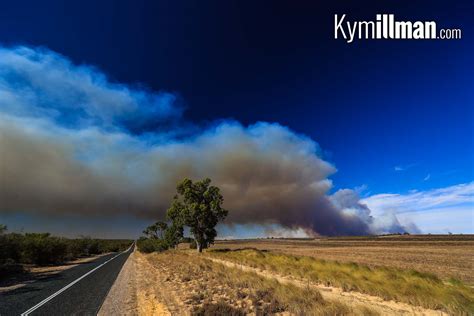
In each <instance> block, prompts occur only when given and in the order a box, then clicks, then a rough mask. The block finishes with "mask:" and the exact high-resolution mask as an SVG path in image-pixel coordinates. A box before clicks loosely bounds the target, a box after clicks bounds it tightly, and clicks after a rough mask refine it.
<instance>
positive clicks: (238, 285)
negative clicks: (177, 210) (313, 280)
mask: <svg viewBox="0 0 474 316" xmlns="http://www.w3.org/2000/svg"><path fill="white" fill-rule="evenodd" d="M141 256H143V255H141ZM144 260H146V262H148V263H147V265H149V266H151V267H153V268H154V269H153V271H152V272H150V273H151V274H154V275H157V277H159V278H160V279H157V280H155V281H154V282H153V284H156V286H160V287H161V292H162V293H163V295H167V294H165V293H168V294H169V293H175V294H174V295H177V296H178V297H177V299H178V300H180V301H182V302H184V303H185V305H186V307H187V308H188V310H190V311H191V314H192V315H248V314H251V313H253V314H256V315H273V314H279V313H281V314H282V315H285V313H286V314H288V313H290V314H291V315H374V314H375V313H374V312H373V311H372V310H370V309H369V308H358V309H354V308H350V307H348V306H346V305H344V304H343V303H340V302H334V301H328V300H325V299H323V297H322V296H321V294H320V293H319V291H318V290H317V289H314V288H300V287H297V286H294V285H291V284H282V283H280V282H278V281H276V280H273V279H268V278H265V277H262V276H259V275H257V274H256V273H253V272H246V271H242V270H241V269H237V268H232V267H226V266H224V265H222V264H220V263H215V262H212V261H210V260H207V259H206V258H205V257H202V256H197V255H195V254H193V253H189V251H176V250H171V251H167V252H163V253H155V254H149V255H145V256H144ZM158 299H159V300H160V299H163V300H166V299H168V300H169V299H170V298H169V297H166V298H161V297H158Z"/></svg>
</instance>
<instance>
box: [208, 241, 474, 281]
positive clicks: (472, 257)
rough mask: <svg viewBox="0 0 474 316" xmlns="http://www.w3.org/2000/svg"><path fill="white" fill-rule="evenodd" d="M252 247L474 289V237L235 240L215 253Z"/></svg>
mask: <svg viewBox="0 0 474 316" xmlns="http://www.w3.org/2000/svg"><path fill="white" fill-rule="evenodd" d="M248 247H250V248H256V249H260V250H271V251H273V252H280V253H284V254H291V255H298V256H310V257H314V258H318V259H324V260H334V261H340V262H354V263H358V264H364V265H368V266H370V267H375V266H379V267H380V266H385V267H394V268H400V269H414V270H417V271H421V272H428V273H433V274H435V275H436V276H438V277H439V278H441V279H443V280H448V279H449V278H456V279H459V280H461V281H463V282H465V283H467V284H469V285H474V273H472V272H473V271H474V269H473V264H474V236H473V235H452V236H447V235H424V236H387V237H360V238H318V239H315V240H307V239H306V240H295V239H292V240H290V239H255V240H232V241H218V242H216V244H215V245H214V246H213V249H216V248H217V249H224V248H229V249H239V248H248Z"/></svg>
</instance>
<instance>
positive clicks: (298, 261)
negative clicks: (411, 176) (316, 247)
mask: <svg viewBox="0 0 474 316" xmlns="http://www.w3.org/2000/svg"><path fill="white" fill-rule="evenodd" d="M208 253H209V254H210V255H212V256H214V257H217V258H220V259H225V260H230V261H232V262H236V263H239V264H244V265H248V266H252V267H255V268H260V269H265V270H268V271H272V272H275V273H277V274H280V275H291V276H294V277H297V278H300V279H308V280H311V281H312V282H317V283H323V284H326V285H330V286H335V287H340V288H343V289H344V290H347V291H358V292H362V293H367V294H370V295H375V296H379V297H382V298H384V299H394V300H396V301H401V302H405V303H408V304H412V305H418V306H423V307H425V308H430V309H442V310H445V311H447V312H449V313H455V314H468V313H469V314H472V313H474V292H473V290H472V289H471V288H469V287H467V286H466V285H464V284H462V283H461V282H460V281H455V280H452V281H451V282H449V283H445V282H443V281H441V280H440V279H439V278H438V277H437V276H435V275H433V274H429V273H421V272H417V271H415V270H401V269H397V268H389V267H372V268H370V267H368V266H365V265H359V264H357V263H339V262H337V261H327V260H320V259H315V258H311V257H304V256H303V257H302V256H292V255H286V254H280V253H272V252H268V251H260V250H256V249H243V250H233V251H228V250H214V251H210V252H208ZM303 305H304V304H303Z"/></svg>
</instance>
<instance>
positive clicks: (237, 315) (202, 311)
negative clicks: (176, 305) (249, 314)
mask: <svg viewBox="0 0 474 316" xmlns="http://www.w3.org/2000/svg"><path fill="white" fill-rule="evenodd" d="M192 315H193V316H221V315H228V316H244V315H246V313H245V311H244V310H242V309H238V308H235V307H232V306H231V305H229V304H227V303H226V302H224V301H219V302H217V303H204V305H203V306H201V307H198V308H196V309H195V310H194V311H193V313H192Z"/></svg>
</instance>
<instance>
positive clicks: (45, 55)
mask: <svg viewBox="0 0 474 316" xmlns="http://www.w3.org/2000/svg"><path fill="white" fill-rule="evenodd" d="M177 100H178V98H177V97H176V96H175V95H173V94H169V93H165V92H160V93H158V92H153V91H149V90H146V89H143V88H138V87H130V86H127V85H123V84H113V83H110V82H109V81H108V79H107V78H106V76H105V75H104V74H103V73H101V72H100V71H98V70H97V69H94V68H91V67H88V66H76V65H73V64H72V63H71V62H70V61H68V60H67V59H66V58H64V57H62V56H60V55H58V54H55V53H53V52H50V51H48V50H44V49H31V48H25V47H18V48H13V49H9V48H2V49H0V212H19V211H21V212H29V213H36V214H45V215H46V214H50V213H54V214H65V215H67V214H83V215H84V216H94V215H120V214H129V215H130V214H133V215H135V216H137V217H142V218H149V219H157V218H160V217H163V216H164V213H165V210H166V208H167V206H168V205H169V202H170V199H171V197H172V196H173V194H174V192H175V185H176V183H177V182H178V181H179V180H181V179H182V178H184V177H190V178H194V179H199V178H203V177H210V178H211V179H212V180H213V182H214V183H216V184H217V185H219V186H220V187H221V188H222V191H223V194H224V197H225V207H226V208H227V209H229V210H230V215H229V218H228V219H227V223H228V224H230V225H232V224H261V225H278V226H281V227H283V228H285V229H288V230H289V231H301V230H304V231H306V232H308V234H314V233H318V234H323V235H337V234H344V235H354V234H368V233H373V232H374V228H373V227H374V226H373V223H374V221H373V218H372V217H371V216H370V210H369V209H368V208H367V207H366V206H363V205H362V204H361V203H359V200H358V197H356V196H354V195H353V194H354V191H350V190H347V191H339V192H337V193H336V194H335V195H333V196H332V197H330V196H328V191H329V190H330V189H331V186H332V183H331V181H330V180H329V179H328V177H329V176H330V175H331V174H333V173H334V172H335V171H336V169H335V168H334V166H332V165H331V164H330V163H328V162H326V161H324V160H323V159H322V158H321V156H320V154H319V148H318V145H317V144H316V143H315V142H314V141H313V140H311V139H309V138H307V137H305V136H303V135H298V134H296V133H294V132H292V131H291V130H289V129H288V128H286V127H283V126H281V125H279V124H270V123H262V122H260V123H256V124H254V125H251V126H248V127H244V126H242V125H241V124H239V123H238V122H234V121H221V122H219V123H215V124H214V125H212V126H210V127H207V128H201V129H199V132H196V130H197V129H194V132H193V133H187V135H186V136H183V133H182V132H181V131H180V127H181V126H183V127H185V126H189V125H190V124H189V123H185V122H184V120H183V119H181V118H180V116H181V112H182V107H181V106H180V105H179V104H177ZM176 135H180V137H176ZM351 192H352V193H351ZM351 194H352V195H351Z"/></svg>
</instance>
